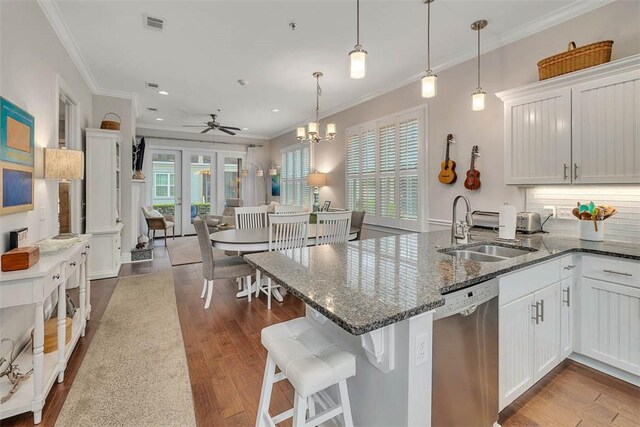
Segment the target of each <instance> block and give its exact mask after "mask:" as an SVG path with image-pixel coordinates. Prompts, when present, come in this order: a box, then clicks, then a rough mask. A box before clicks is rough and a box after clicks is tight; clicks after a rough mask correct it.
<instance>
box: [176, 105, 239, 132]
mask: <svg viewBox="0 0 640 427" xmlns="http://www.w3.org/2000/svg"><path fill="white" fill-rule="evenodd" d="M219 114H220V109H219V108H218V114H209V115H210V116H211V121H209V122H204V124H205V126H206V127H207V128H206V129H205V130H203V131H202V132H200V133H207V132H209V131H210V130H216V129H217V130H219V131H221V132H224V133H226V134H229V135H235V134H236V133H235V132H232V131H234V130H235V131H239V130H240V128H236V127H232V126H222V125H221V124H220V123H218V121H217V120H216V118H217V117H218V115H219ZM182 127H186V128H194V127H198V128H199V127H202V125H182Z"/></svg>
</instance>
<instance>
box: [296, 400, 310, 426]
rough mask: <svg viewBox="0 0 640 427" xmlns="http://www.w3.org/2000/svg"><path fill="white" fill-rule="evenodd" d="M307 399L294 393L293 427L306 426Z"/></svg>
mask: <svg viewBox="0 0 640 427" xmlns="http://www.w3.org/2000/svg"><path fill="white" fill-rule="evenodd" d="M306 413H307V399H306V398H304V397H302V396H300V395H299V394H298V393H296V397H295V402H294V404H293V427H304V425H305V424H306V421H307V420H306Z"/></svg>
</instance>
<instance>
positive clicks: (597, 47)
mask: <svg viewBox="0 0 640 427" xmlns="http://www.w3.org/2000/svg"><path fill="white" fill-rule="evenodd" d="M612 46H613V40H605V41H601V42H597V43H592V44H588V45H586V46H581V47H578V48H576V44H575V43H574V42H570V43H569V48H568V50H567V51H566V52H563V53H559V54H557V55H553V56H550V57H548V58H545V59H543V60H542V61H540V62H538V75H539V77H540V80H545V79H550V78H551V77H556V76H560V75H562V74H567V73H572V72H574V71H578V70H582V69H583V68H588V67H593V66H594V65H600V64H604V63H606V62H609V61H611V47H612Z"/></svg>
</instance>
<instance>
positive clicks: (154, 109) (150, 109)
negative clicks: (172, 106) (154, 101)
mask: <svg viewBox="0 0 640 427" xmlns="http://www.w3.org/2000/svg"><path fill="white" fill-rule="evenodd" d="M147 110H149V111H158V109H157V108H155V107H147Z"/></svg>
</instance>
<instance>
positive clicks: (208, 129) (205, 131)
mask: <svg viewBox="0 0 640 427" xmlns="http://www.w3.org/2000/svg"><path fill="white" fill-rule="evenodd" d="M211 129H212V128H206V129H205V130H203V131H202V132H200V133H207V132H209V131H210V130H211Z"/></svg>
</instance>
